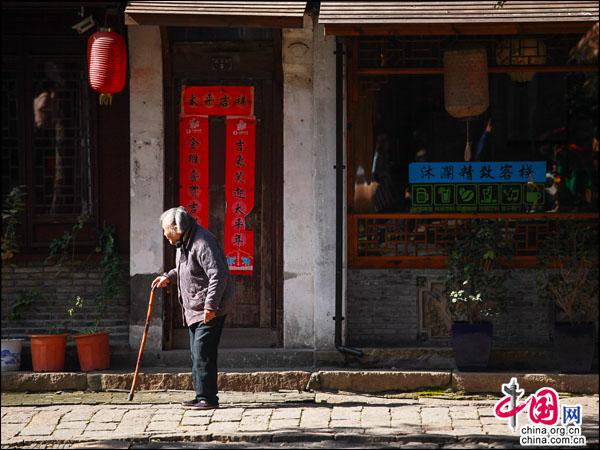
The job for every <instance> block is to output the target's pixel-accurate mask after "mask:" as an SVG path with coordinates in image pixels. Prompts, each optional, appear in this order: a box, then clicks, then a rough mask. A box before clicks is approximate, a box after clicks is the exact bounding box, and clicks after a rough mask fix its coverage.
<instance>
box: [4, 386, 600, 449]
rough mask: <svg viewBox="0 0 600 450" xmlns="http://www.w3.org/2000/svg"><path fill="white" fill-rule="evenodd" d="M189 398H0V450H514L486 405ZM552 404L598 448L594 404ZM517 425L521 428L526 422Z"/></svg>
mask: <svg viewBox="0 0 600 450" xmlns="http://www.w3.org/2000/svg"><path fill="white" fill-rule="evenodd" d="M140 394H141V393H140ZM191 394H192V393H191V392H172V393H156V394H150V393H146V394H145V396H143V399H142V400H139V399H137V401H136V402H134V403H129V402H121V403H116V402H114V401H112V398H114V397H115V396H116V394H107V395H103V394H98V393H95V394H86V393H73V394H70V393H64V394H62V395H61V396H59V397H60V398H61V399H62V400H61V401H56V400H55V401H54V402H53V403H48V404H45V405H43V406H34V405H35V404H36V398H41V397H40V395H39V394H27V395H25V394H18V395H17V394H8V393H3V394H2V407H1V417H2V418H1V421H2V428H1V430H2V431H1V434H2V439H1V440H2V447H3V448H8V447H10V446H12V447H19V446H21V447H22V446H28V447H32V446H34V447H35V446H37V447H38V448H69V447H72V448H78V447H80V448H81V447H85V446H86V445H88V444H89V445H92V444H93V443H97V442H98V441H105V442H114V441H115V440H116V441H121V444H120V445H121V448H128V446H135V445H141V443H145V444H148V443H151V442H155V443H156V444H155V445H157V447H156V448H159V447H160V443H161V442H165V441H166V442H180V443H181V445H182V446H184V443H186V442H190V441H202V442H209V441H223V442H225V441H234V442H235V441H243V442H255V443H260V445H261V446H262V445H263V444H266V443H277V442H279V443H281V442H296V443H304V445H309V443H313V444H314V445H316V444H315V443H317V442H322V441H328V442H330V443H331V442H338V441H344V442H349V443H353V445H354V444H356V445H359V444H360V445H375V444H376V443H377V442H380V443H381V442H395V443H396V444H399V443H404V444H407V443H410V442H413V443H415V445H416V447H415V448H418V447H419V443H420V444H423V445H424V444H425V443H429V444H431V443H433V444H435V445H438V446H443V447H448V446H450V447H451V446H454V447H456V446H458V447H460V446H463V445H467V444H469V443H470V444H478V445H481V446H483V447H489V446H492V447H498V446H500V447H512V446H515V445H516V444H518V437H517V435H515V434H513V433H512V432H511V431H510V430H509V428H508V427H507V425H506V423H503V422H501V421H499V420H497V419H496V418H495V417H494V416H493V411H492V407H493V405H494V403H495V401H496V399H494V398H480V399H473V398H471V399H468V398H467V399H460V398H456V397H454V398H451V399H448V398H427V397H424V398H417V397H413V398H410V397H408V396H405V397H404V398H397V397H396V398H394V397H393V396H373V395H355V394H352V395H350V394H348V395H345V394H329V393H292V392H290V393H262V394H254V395H252V394H248V393H227V392H226V393H222V395H221V408H219V409H217V410H209V411H197V410H193V409H185V408H182V407H181V406H180V405H179V404H178V402H179V401H181V400H182V399H185V398H189V397H190V395H191ZM118 396H120V397H125V396H126V394H124V393H122V394H121V393H119V394H118ZM54 398H56V397H54ZM153 398H154V399H155V400H156V401H155V402H153V401H152V399H153ZM70 399H77V402H76V403H75V402H72V401H71V402H69V400H70ZM168 401H171V402H173V403H167V402H168ZM174 402H177V403H174ZM561 403H562V404H571V405H575V404H581V405H582V407H583V418H584V419H583V430H584V434H586V436H587V438H588V444H593V443H597V442H598V396H597V395H591V396H578V397H565V398H561ZM519 421H520V424H522V425H524V424H525V423H526V421H527V420H526V416H520V417H519ZM123 442H126V443H127V445H126V446H125V447H123V445H124V444H123ZM86 443H88V444H86ZM136 443H138V444H136ZM257 445H258V444H257ZM115 448H119V447H118V445H117V447H115ZM132 448H133V447H132ZM140 448H141V447H140ZM181 448H183V447H181Z"/></svg>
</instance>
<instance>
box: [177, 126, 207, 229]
mask: <svg viewBox="0 0 600 450" xmlns="http://www.w3.org/2000/svg"><path fill="white" fill-rule="evenodd" d="M208 154H209V153H208V116H186V115H181V116H179V204H180V205H181V206H183V207H185V208H186V209H187V210H188V212H189V213H190V214H191V215H192V216H194V218H195V219H196V220H197V221H198V223H199V224H200V225H201V226H203V227H204V228H208V225H209V224H208V213H209V209H208V206H209V205H208V198H209V197H208V195H209V192H208V187H209V184H208V181H209V180H208V168H209V166H208Z"/></svg>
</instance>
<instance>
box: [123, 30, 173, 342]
mask: <svg viewBox="0 0 600 450" xmlns="http://www.w3.org/2000/svg"><path fill="white" fill-rule="evenodd" d="M128 35H129V71H130V72H129V75H130V79H129V87H130V92H131V94H130V124H131V125H130V126H131V129H130V130H131V131H130V132H131V140H130V142H131V152H130V158H131V159H130V162H131V173H130V196H131V211H130V214H131V219H130V220H131V231H130V249H131V250H130V270H129V272H130V276H131V277H132V278H131V282H132V289H138V290H139V289H140V288H141V289H142V291H143V292H144V294H142V293H141V292H132V296H131V310H132V312H131V317H130V325H129V344H130V346H131V348H132V349H137V348H138V346H139V343H140V340H141V336H142V333H143V330H144V319H145V316H146V302H147V298H146V297H145V295H147V294H145V292H146V289H147V288H149V286H150V282H151V279H152V278H153V277H154V275H153V274H156V273H160V272H162V271H163V240H162V232H161V228H160V224H159V217H160V214H161V213H162V210H163V203H164V189H163V186H164V183H163V181H164V163H163V161H164V145H163V143H164V120H163V114H164V113H163V79H162V75H163V74H162V50H161V45H162V44H161V38H160V29H159V27H154V26H131V27H129V29H128ZM161 305H162V302H158V306H156V307H155V314H154V316H156V317H155V318H154V320H153V321H152V323H151V325H150V328H149V331H148V340H147V342H146V349H147V350H148V351H151V350H161V349H162V338H163V323H162V319H161V316H162V311H161Z"/></svg>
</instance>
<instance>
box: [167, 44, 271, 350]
mask: <svg viewBox="0 0 600 450" xmlns="http://www.w3.org/2000/svg"><path fill="white" fill-rule="evenodd" d="M277 47H278V46H277V45H276V43H274V42H273V41H271V42H264V41H262V42H218V43H216V42H193V43H191V42H183V43H174V44H173V45H172V46H171V62H172V66H171V67H172V73H171V74H170V76H169V78H170V80H171V81H170V86H169V88H168V91H169V99H170V104H169V105H167V107H168V108H169V109H170V113H169V115H170V118H169V121H168V123H170V124H169V125H168V128H169V130H170V133H169V134H170V136H168V137H167V139H168V140H169V141H170V145H169V147H170V148H169V149H168V150H167V151H168V153H169V155H170V158H168V159H169V160H170V163H169V162H168V163H167V166H170V167H167V170H168V173H169V174H170V177H168V178H169V179H170V180H171V181H169V182H168V184H169V186H168V187H167V189H166V190H167V191H168V192H166V196H167V202H169V197H170V198H171V203H169V204H167V205H165V206H166V207H172V206H174V205H177V204H178V203H177V192H178V183H179V174H178V170H177V168H178V165H179V164H178V159H177V158H178V151H177V149H178V142H179V135H178V133H179V127H178V126H177V125H176V124H177V123H178V116H179V112H180V110H181V108H180V99H181V89H182V86H184V85H188V86H221V85H235V86H253V87H254V99H255V105H254V115H255V116H256V119H257V120H256V121H257V125H256V179H255V205H254V209H253V210H252V212H251V213H250V214H249V215H248V216H247V218H246V222H247V229H250V230H253V231H254V251H255V264H254V272H253V274H252V275H251V276H234V277H233V279H234V283H235V307H234V309H233V312H232V313H231V314H229V315H228V317H227V320H226V322H225V327H226V328H227V330H226V331H225V332H224V333H223V338H222V339H223V342H222V346H223V347H275V346H277V345H279V344H280V342H281V332H280V331H281V330H280V329H279V327H278V325H279V324H280V320H278V318H279V317H281V316H282V314H281V311H280V309H281V307H280V304H279V302H278V301H277V299H278V298H280V296H278V291H279V292H280V289H278V286H279V285H280V284H281V283H280V275H279V274H280V272H281V268H278V267H280V266H281V258H280V257H278V253H280V251H281V246H280V244H279V242H278V240H279V239H280V237H281V232H278V231H277V230H278V228H279V227H280V225H281V215H282V212H281V191H282V182H281V179H282V158H281V134H282V130H281V119H280V117H281V115H282V110H281V107H282V105H281V103H282V102H281V89H280V86H281V85H280V77H279V76H277V72H278V70H277V68H278V66H280V65H281V63H280V61H277V60H278V58H277V50H276V49H277ZM209 142H210V145H209V147H210V150H209V152H210V153H209V161H210V162H209V183H210V188H209V195H210V198H209V204H210V217H209V230H210V231H211V232H212V233H213V234H214V235H215V236H216V237H217V239H218V240H219V242H221V243H223V237H224V218H225V117H222V116H221V117H220V116H214V117H209ZM168 247H170V246H168ZM174 262H175V260H174V251H173V249H172V248H168V250H167V252H166V261H165V266H166V267H173V266H174ZM172 291H173V292H170V294H169V295H168V298H167V302H166V313H167V321H166V322H167V328H168V329H167V330H165V331H166V333H165V335H166V336H167V340H166V343H165V344H166V347H167V348H187V347H188V346H189V343H188V336H187V329H186V328H184V326H183V324H182V320H181V311H180V306H179V304H178V301H177V298H176V292H174V291H175V290H174V289H173V290H172Z"/></svg>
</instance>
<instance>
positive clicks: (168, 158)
mask: <svg viewBox="0 0 600 450" xmlns="http://www.w3.org/2000/svg"><path fill="white" fill-rule="evenodd" d="M160 34H161V44H162V54H163V99H164V100H163V118H164V174H165V176H164V204H163V210H166V209H168V208H171V207H172V206H173V205H174V204H175V202H176V201H177V198H178V191H177V189H176V188H175V185H176V180H175V174H176V173H177V167H176V164H177V152H178V146H177V142H175V136H176V132H175V126H177V124H176V123H174V118H175V112H174V111H173V108H174V104H175V101H174V98H173V95H174V94H173V92H172V84H173V82H174V80H173V76H174V73H173V69H172V67H173V58H172V43H171V41H170V39H169V33H168V28H167V27H160ZM281 41H282V38H281V30H280V29H274V30H273V53H274V54H273V77H272V92H271V101H272V105H271V110H272V114H273V122H272V123H273V130H274V132H271V133H268V134H267V135H269V134H270V137H271V149H272V154H271V173H270V174H263V177H264V176H270V177H271V178H272V180H273V183H272V186H273V192H272V202H271V211H272V220H271V221H270V223H269V225H268V226H265V227H264V232H265V233H270V234H271V236H273V240H272V244H271V286H270V295H271V298H272V299H274V301H273V303H272V304H273V307H272V308H271V324H272V325H271V329H268V328H267V329H265V331H267V332H269V330H270V333H271V334H274V335H275V336H276V338H277V345H278V346H282V345H283V65H282V48H281ZM266 157H268V156H266ZM261 184H262V183H261ZM163 245H164V251H163V265H164V267H169V266H170V265H171V261H172V260H173V258H174V255H175V249H174V248H173V247H172V246H171V245H169V244H168V243H167V242H166V241H163ZM163 299H164V301H163V305H164V315H163V317H164V321H163V348H164V349H165V350H170V349H172V348H173V345H174V342H173V326H172V324H173V312H174V311H175V306H176V305H175V304H174V302H177V299H176V293H175V292H173V291H172V290H171V289H170V288H167V289H165V292H164V296H163ZM261 301H262V300H261ZM233 330H234V329H230V331H233ZM237 330H244V329H243V328H240V329H237ZM248 330H254V329H248ZM242 334H243V332H242ZM250 334H252V332H250Z"/></svg>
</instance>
